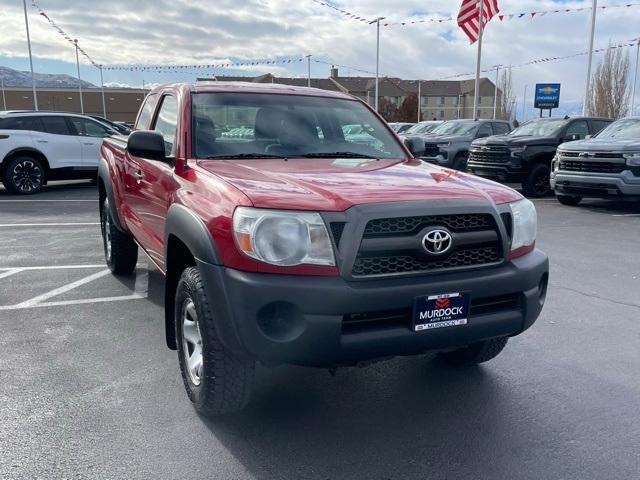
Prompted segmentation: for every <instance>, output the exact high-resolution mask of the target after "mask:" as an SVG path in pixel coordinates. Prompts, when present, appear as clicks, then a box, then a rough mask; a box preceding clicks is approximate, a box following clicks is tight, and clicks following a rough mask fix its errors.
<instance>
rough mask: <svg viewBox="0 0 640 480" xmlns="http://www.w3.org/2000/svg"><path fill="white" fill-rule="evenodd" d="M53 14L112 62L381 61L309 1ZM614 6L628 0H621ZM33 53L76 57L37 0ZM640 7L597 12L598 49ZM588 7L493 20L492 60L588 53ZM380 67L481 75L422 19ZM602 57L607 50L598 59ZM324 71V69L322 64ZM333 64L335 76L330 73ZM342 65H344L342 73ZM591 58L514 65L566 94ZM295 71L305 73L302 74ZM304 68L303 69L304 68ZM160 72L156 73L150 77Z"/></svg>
mask: <svg viewBox="0 0 640 480" xmlns="http://www.w3.org/2000/svg"><path fill="white" fill-rule="evenodd" d="M39 3H40V5H41V7H42V8H43V9H45V10H46V11H47V13H49V14H50V15H51V16H52V18H54V20H55V21H56V22H57V23H58V24H59V25H61V26H62V27H63V28H64V29H65V30H66V31H67V32H69V34H70V35H72V36H73V37H74V38H78V39H79V42H80V44H81V45H82V47H83V48H84V49H85V50H86V51H87V52H88V53H89V54H90V55H91V56H92V57H93V58H94V59H95V60H96V61H97V62H98V63H103V64H130V63H144V64H150V63H151V64H170V63H180V64H198V63H214V62H215V61H216V60H217V59H221V58H231V59H268V58H276V57H286V56H301V55H305V54H307V53H311V54H313V55H314V56H315V57H316V58H319V59H323V60H328V61H330V62H335V63H340V64H344V65H354V66H358V67H362V68H365V69H367V70H374V68H375V27H374V26H370V25H367V24H364V23H361V22H357V21H353V20H349V19H348V18H347V17H346V16H344V15H342V14H339V13H337V12H335V11H333V10H331V9H328V8H326V7H322V6H320V5H318V4H316V3H314V2H312V1H310V0H298V1H296V2H292V1H290V0H248V1H244V2H243V1H240V2H239V1H237V0H234V1H231V0H216V1H215V2H197V3H196V2H192V1H191V0H153V1H151V0H138V1H136V2H130V1H125V0H109V1H103V2H90V5H91V6H90V7H88V4H89V2H86V1H84V0H40V1H39ZM590 3H591V2H587V1H563V2H554V1H552V0H518V1H515V0H511V1H509V0H502V1H501V2H500V5H501V7H502V10H503V12H507V13H517V12H524V11H530V10H534V11H540V10H549V9H555V8H575V7H588V6H589V5H590ZM608 4H618V5H621V2H619V1H615V0H611V1H610V2H609V3H608ZM339 6H340V8H342V9H344V10H348V11H352V12H354V13H357V14H360V15H362V16H364V17H367V18H375V17H376V16H379V15H385V16H387V18H388V21H400V20H404V19H406V18H408V17H409V16H411V15H414V14H416V12H420V13H421V14H429V15H434V16H447V17H448V16H451V15H454V16H455V14H456V8H457V7H458V6H459V1H452V0H433V1H430V2H425V1H424V0H398V1H396V2H389V1H388V0H370V1H366V2H365V1H364V0H361V1H358V2H356V1H344V2H340V3H339ZM29 13H30V26H31V33H32V40H33V52H34V55H35V56H37V57H40V58H46V59H53V60H60V61H65V62H74V61H75V56H74V55H75V53H74V50H73V47H72V45H70V44H69V43H68V42H66V41H65V40H64V39H63V38H62V37H61V36H60V35H59V34H58V33H57V32H56V31H55V30H53V29H52V28H51V26H50V25H49V24H48V23H47V22H46V21H45V20H44V19H43V18H41V17H39V16H38V15H37V11H36V10H34V9H33V8H30V10H29ZM639 20H640V6H635V7H630V8H624V7H622V8H610V9H607V10H604V11H603V10H599V18H598V26H597V37H596V46H597V47H602V46H606V45H607V44H608V43H609V41H610V40H612V41H614V42H616V43H617V42H618V41H622V40H628V39H631V38H634V37H635V36H637V32H636V25H637V23H638V21H639ZM0 25H3V35H2V38H0V52H2V53H3V54H4V55H5V56H12V57H15V56H25V55H26V48H25V38H24V21H23V17H22V8H21V4H20V2H11V3H10V4H9V5H3V9H2V11H0ZM588 28H589V11H587V10H585V11H584V12H582V13H571V14H550V15H546V16H544V17H541V18H538V17H536V18H534V19H530V18H524V19H521V20H515V19H514V20H511V21H504V22H500V21H499V20H498V19H497V18H496V19H494V20H493V21H492V22H491V23H490V24H489V26H488V28H487V31H486V36H485V39H484V47H483V51H484V56H483V66H484V67H486V68H488V67H490V66H491V65H495V64H497V63H500V64H503V65H509V64H516V63H521V62H523V61H526V60H532V59H535V58H539V57H546V56H562V55H568V54H571V53H576V52H581V51H585V50H586V49H587V45H588V42H587V40H588V39H587V34H588ZM381 30H382V32H381V59H380V62H381V63H380V69H381V71H382V72H383V73H386V74H389V75H394V76H400V77H404V78H424V79H431V78H439V77H444V76H447V75H452V74H456V73H464V72H473V71H474V69H475V55H476V51H475V48H474V47H472V46H470V45H469V44H468V40H467V39H466V37H465V36H464V35H463V34H462V33H461V32H460V31H459V30H458V29H457V28H456V26H455V23H454V22H443V23H423V24H416V25H411V26H405V27H402V26H394V27H382V28H381ZM595 58H596V63H597V61H598V59H599V58H600V57H599V56H596V57H595ZM318 68H319V67H318ZM328 68H329V67H328V66H327V74H328ZM267 71H271V72H274V73H278V74H283V73H287V70H286V69H285V68H283V67H278V68H277V69H276V68H274V67H273V66H268V67H255V68H252V69H251V70H247V73H249V72H251V73H256V74H258V73H265V72H267ZM342 71H344V69H343V70H342ZM585 72H586V57H578V58H575V59H572V60H565V61H558V62H551V63H544V64H539V65H534V66H529V67H524V68H521V69H517V70H514V72H513V73H514V81H515V87H516V89H517V90H518V91H521V90H522V88H523V87H524V85H525V84H528V85H529V91H530V92H531V91H532V89H533V84H534V83H536V82H537V81H540V82H547V81H554V82H556V81H557V82H561V83H562V84H563V90H562V99H563V100H567V101H578V100H579V99H580V98H581V97H582V95H583V91H582V90H583V88H584V87H583V85H584V77H585ZM294 73H295V72H294ZM297 73H299V71H298V72H297ZM150 80H151V79H150Z"/></svg>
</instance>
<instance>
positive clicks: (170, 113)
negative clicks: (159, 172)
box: [153, 95, 178, 157]
mask: <svg viewBox="0 0 640 480" xmlns="http://www.w3.org/2000/svg"><path fill="white" fill-rule="evenodd" d="M153 129H154V130H155V131H156V132H158V133H160V134H161V135H162V138H164V146H165V152H166V155H167V157H174V156H175V154H176V151H175V145H176V134H177V131H178V102H177V101H176V99H175V97H172V96H170V95H167V96H165V97H164V98H163V99H162V105H161V106H160V111H159V112H158V117H157V118H156V124H155V127H154V128H153Z"/></svg>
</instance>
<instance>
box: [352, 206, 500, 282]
mask: <svg viewBox="0 0 640 480" xmlns="http://www.w3.org/2000/svg"><path fill="white" fill-rule="evenodd" d="M499 221H503V222H505V230H507V227H509V228H510V225H508V226H507V225H506V222H507V221H508V222H509V223H510V221H511V219H510V218H508V219H507V218H504V219H500V220H499ZM431 226H433V227H444V228H446V229H447V230H449V231H450V232H451V234H452V237H453V245H452V247H451V250H450V251H449V252H447V253H446V254H443V255H431V254H429V253H427V252H426V251H425V249H424V248H423V244H422V240H423V237H424V231H425V229H426V228H427V227H431ZM502 258H503V252H502V240H501V236H500V230H499V228H498V225H497V224H496V219H494V217H493V215H491V214H481V213H473V214H455V215H431V216H421V217H392V218H379V219H374V220H370V221H369V222H368V223H367V225H366V227H365V230H364V234H363V236H362V240H361V243H360V247H359V250H358V253H357V255H356V259H355V262H354V263H353V267H352V271H351V273H352V275H353V276H354V277H370V276H383V275H398V274H410V273H420V272H425V273H426V272H435V271H447V270H451V269H457V268H474V267H479V266H487V265H492V264H496V263H499V262H500V261H501V260H502Z"/></svg>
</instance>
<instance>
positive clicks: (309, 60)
mask: <svg viewBox="0 0 640 480" xmlns="http://www.w3.org/2000/svg"><path fill="white" fill-rule="evenodd" d="M306 57H307V87H310V86H311V55H306Z"/></svg>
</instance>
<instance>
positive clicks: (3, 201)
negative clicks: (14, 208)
mask: <svg viewBox="0 0 640 480" xmlns="http://www.w3.org/2000/svg"><path fill="white" fill-rule="evenodd" d="M97 201H98V200H97V199H93V200H80V199H76V200H60V199H56V200H10V199H8V200H0V203H36V202H39V203H51V202H59V203H62V202H97Z"/></svg>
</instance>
